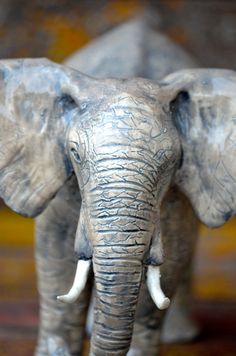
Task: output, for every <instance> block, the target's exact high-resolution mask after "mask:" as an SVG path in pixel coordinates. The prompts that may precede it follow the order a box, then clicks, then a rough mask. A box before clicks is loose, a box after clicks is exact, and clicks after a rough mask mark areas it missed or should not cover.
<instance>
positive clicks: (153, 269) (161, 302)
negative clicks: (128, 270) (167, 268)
mask: <svg viewBox="0 0 236 356" xmlns="http://www.w3.org/2000/svg"><path fill="white" fill-rule="evenodd" d="M160 278H161V274H160V267H158V266H148V270H147V286H148V290H149V293H150V295H151V297H152V300H153V301H154V303H155V304H156V306H157V308H158V309H160V310H162V309H166V308H168V306H169V305H170V299H169V298H167V297H166V296H165V294H164V293H163V292H162V289H161V285H160Z"/></svg>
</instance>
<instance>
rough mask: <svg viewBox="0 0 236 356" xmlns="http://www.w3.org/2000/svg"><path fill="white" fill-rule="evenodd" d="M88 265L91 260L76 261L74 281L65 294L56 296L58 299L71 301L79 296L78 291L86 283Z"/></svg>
mask: <svg viewBox="0 0 236 356" xmlns="http://www.w3.org/2000/svg"><path fill="white" fill-rule="evenodd" d="M90 265H91V260H87V261H83V260H79V261H78V263H77V268H76V273H75V279H74V283H73V285H72V287H71V289H70V291H69V292H68V293H67V294H65V295H60V296H58V297H57V299H58V300H60V301H61V302H64V303H73V302H75V301H76V299H77V298H78V297H79V295H80V293H81V292H82V291H83V289H84V287H85V285H86V282H87V279H88V273H89V269H90Z"/></svg>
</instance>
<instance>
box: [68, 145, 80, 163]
mask: <svg viewBox="0 0 236 356" xmlns="http://www.w3.org/2000/svg"><path fill="white" fill-rule="evenodd" d="M70 152H71V154H72V156H73V158H74V159H75V161H76V162H78V163H81V158H80V155H79V153H78V151H77V150H76V149H75V148H74V147H71V149H70Z"/></svg>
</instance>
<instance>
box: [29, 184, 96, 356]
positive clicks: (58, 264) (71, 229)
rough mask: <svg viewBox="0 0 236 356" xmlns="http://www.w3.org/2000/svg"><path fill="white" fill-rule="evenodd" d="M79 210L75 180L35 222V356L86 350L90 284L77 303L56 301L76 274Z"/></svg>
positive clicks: (67, 353) (69, 354) (68, 353)
mask: <svg viewBox="0 0 236 356" xmlns="http://www.w3.org/2000/svg"><path fill="white" fill-rule="evenodd" d="M79 209H80V196H79V193H78V189H77V186H76V180H75V179H74V178H73V179H72V180H71V181H70V182H68V183H67V184H66V185H65V186H64V187H63V189H62V190H61V191H60V192H59V193H58V194H57V196H56V198H55V199H54V200H53V201H52V202H51V203H50V205H49V206H48V208H47V209H46V211H45V212H44V213H43V214H42V215H40V217H38V218H37V220H36V263H37V272H38V288H39V293H40V333H39V336H38V345H37V349H36V352H35V355H36V356H45V355H50V356H52V355H55V356H56V355H63V356H71V355H78V354H80V353H81V350H82V347H83V339H84V325H85V320H86V311H87V307H88V304H89V299H90V286H89V283H88V285H87V287H86V289H85V290H84V292H83V293H82V294H81V296H80V299H79V302H78V303H74V304H71V305H67V304H63V303H59V302H58V301H57V299H56V296H57V295H58V294H61V293H62V292H64V291H65V290H67V289H68V288H69V287H70V285H71V283H72V280H73V276H74V273H75V269H76V257H75V254H74V236H75V231H76V226H77V221H78V215H79Z"/></svg>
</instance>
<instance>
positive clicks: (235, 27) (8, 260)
mask: <svg viewBox="0 0 236 356" xmlns="http://www.w3.org/2000/svg"><path fill="white" fill-rule="evenodd" d="M147 8H149V10H151V13H152V14H153V16H154V17H155V18H156V22H157V29H158V30H160V31H162V32H163V33H164V34H165V35H167V36H168V37H169V38H170V39H171V40H172V41H174V42H175V43H177V44H179V45H180V46H182V47H183V48H185V49H186V50H187V51H188V52H189V53H190V54H192V55H193V57H195V58H196V59H197V60H198V61H199V62H200V64H201V66H203V67H206V66H207V67H225V68H230V69H236V2H235V1H230V0H228V1H227V0H225V1H221V0H208V1H203V0H202V1H201V0H189V1H186V0H162V1H161V0H159V1H158V0H157V1H138V0H133V1H121V0H117V1H115V0H114V1H111V0H110V1H108V0H99V1H95V0H94V1H92V0H87V1H85V0H84V1H83V0H77V1H76V0H31V1H28V0H27V1H26V0H0V58H16V57H48V58H50V59H52V60H54V61H58V62H61V61H63V60H64V59H65V58H66V57H67V56H69V55H70V54H71V53H73V52H74V51H75V50H77V49H78V48H80V47H82V46H83V45H85V44H86V43H88V42H89V41H90V40H91V39H94V38H96V37H97V36H98V35H100V34H102V33H104V32H106V31H107V30H109V29H111V28H112V27H114V26H116V25H118V24H119V23H122V22H124V21H126V20H127V19H129V18H131V17H133V16H137V15H139V14H141V13H142V12H144V11H146V9H147ZM0 204H1V208H2V210H1V211H0V356H10V355H11V356H12V355H14V356H18V355H19V356H26V355H27V356H28V355H32V354H33V349H34V345H35V340H36V330H37V288H36V279H35V269H34V252H33V220H30V219H25V218H22V217H20V216H18V215H16V214H14V213H12V212H10V211H9V210H8V209H7V208H6V207H4V205H3V204H2V203H0ZM235 232H236V220H235V219H233V220H231V221H230V222H229V223H227V224H226V226H225V227H224V228H221V229H217V230H208V229H206V228H204V227H202V229H201V238H200V240H199V243H198V249H197V256H196V268H195V278H194V286H193V288H194V300H195V302H194V308H193V315H194V316H195V318H196V319H197V321H198V322H199V323H200V324H202V327H203V330H204V333H203V335H204V336H203V337H202V338H199V339H198V340H196V341H195V342H194V343H192V344H191V345H173V346H164V347H163V349H162V352H163V353H164V354H165V355H168V356H170V355H176V356H177V355H178V356H184V355H188V356H196V355H202V356H203V355H208V356H209V355H210V356H211V355H212V356H213V355H214V356H217V355H227V356H233V355H236V340H235V335H236V236H235V235H236V234H235ZM147 356H148V355H147Z"/></svg>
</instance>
